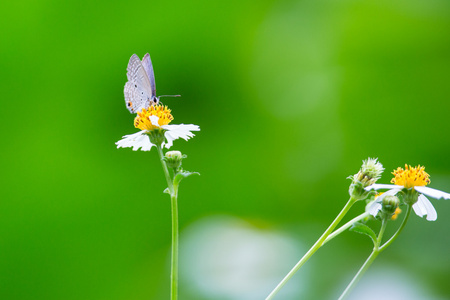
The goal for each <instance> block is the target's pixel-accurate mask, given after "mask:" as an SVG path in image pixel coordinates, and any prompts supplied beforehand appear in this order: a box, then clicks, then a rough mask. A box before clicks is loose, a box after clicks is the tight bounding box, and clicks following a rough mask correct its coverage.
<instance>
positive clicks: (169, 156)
mask: <svg viewBox="0 0 450 300" xmlns="http://www.w3.org/2000/svg"><path fill="white" fill-rule="evenodd" d="M186 157H187V156H186V155H183V154H182V153H181V152H180V151H176V150H173V151H168V152H166V155H165V156H164V160H165V161H166V163H167V166H168V167H169V168H172V169H175V170H178V169H179V168H180V167H181V162H182V160H183V158H186Z"/></svg>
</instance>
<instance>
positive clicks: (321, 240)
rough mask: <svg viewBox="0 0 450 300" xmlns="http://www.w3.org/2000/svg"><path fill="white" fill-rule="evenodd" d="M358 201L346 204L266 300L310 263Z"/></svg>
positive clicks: (271, 297) (353, 200)
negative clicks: (311, 258)
mask: <svg viewBox="0 0 450 300" xmlns="http://www.w3.org/2000/svg"><path fill="white" fill-rule="evenodd" d="M356 201H357V200H355V199H353V198H350V199H349V200H348V202H347V203H346V204H345V206H344V208H343V209H342V210H341V212H340V213H339V214H338V215H337V217H336V219H334V221H333V223H331V224H330V226H329V227H328V228H327V230H325V232H324V233H323V234H322V236H321V237H320V238H319V239H318V240H317V241H316V243H315V244H314V245H313V246H312V247H311V249H309V250H308V252H306V254H305V255H304V256H303V257H302V258H301V259H300V261H299V262H298V263H297V264H296V265H295V266H294V267H293V268H292V270H291V271H289V273H288V274H287V275H286V276H285V277H284V278H283V280H281V281H280V283H279V284H278V285H277V286H276V287H275V289H274V290H273V291H272V292H271V293H270V294H269V296H267V298H266V300H270V299H273V297H275V295H276V294H277V293H278V292H279V291H280V290H281V288H282V287H283V286H284V285H285V284H286V282H288V281H289V279H291V277H292V276H293V275H294V274H295V273H296V272H297V271H298V270H299V269H300V268H301V266H303V264H304V263H306V262H307V261H308V259H309V258H310V257H311V256H312V255H313V254H314V253H315V252H316V251H317V250H318V249H319V248H320V247H321V246H322V245H323V244H324V241H325V239H326V238H327V237H328V236H329V235H330V233H331V232H332V231H333V230H334V228H336V226H337V225H338V224H339V222H340V221H341V220H342V218H343V217H344V216H345V214H346V213H347V212H348V211H349V209H350V208H351V207H352V205H353V204H354V203H355V202H356Z"/></svg>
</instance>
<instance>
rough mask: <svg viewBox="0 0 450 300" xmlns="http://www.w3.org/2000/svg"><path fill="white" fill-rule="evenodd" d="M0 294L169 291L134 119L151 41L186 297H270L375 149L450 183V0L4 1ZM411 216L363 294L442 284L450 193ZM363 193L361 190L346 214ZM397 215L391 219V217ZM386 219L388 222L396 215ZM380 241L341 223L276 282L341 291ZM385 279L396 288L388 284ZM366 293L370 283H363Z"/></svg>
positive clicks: (156, 188) (392, 294)
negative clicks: (177, 184) (175, 171)
mask: <svg viewBox="0 0 450 300" xmlns="http://www.w3.org/2000/svg"><path fill="white" fill-rule="evenodd" d="M0 11H1V15H2V16H1V18H0V24H1V25H0V26H1V35H0V42H1V47H0V68H1V71H0V74H1V75H0V76H1V78H0V79H1V81H0V82H1V85H2V92H3V96H2V107H3V108H2V109H1V110H0V114H1V115H0V119H1V122H2V126H1V128H0V130H1V135H2V139H3V140H2V147H1V148H0V151H1V152H0V153H1V160H0V166H1V170H2V172H1V182H2V186H1V201H0V299H6V300H9V299H11V300H16V299H20V300H22V299H23V300H26V299H33V300H38V299H45V300H53V299H55V300H56V299H58V300H72V299H73V300H75V299H83V300H84V299H92V300H103V299H104V300H116V299H117V300H119V299H120V300H130V299H131V300H134V299H168V296H169V262H170V252H169V251H170V231H171V228H170V201H169V199H168V197H167V195H165V194H163V193H162V191H163V190H164V188H165V185H164V177H163V173H162V170H161V167H160V163H159V161H158V159H157V153H156V152H155V151H151V152H140V151H138V152H133V151H131V150H130V149H116V148H115V145H114V143H115V142H116V141H117V140H119V139H120V138H121V136H123V135H125V134H130V133H134V132H136V131H137V130H136V129H135V128H134V127H133V125H132V122H133V116H132V115H131V114H129V112H128V111H127V110H126V109H125V103H124V99H123V98H124V97H123V86H124V84H125V82H126V66H127V63H128V59H129V57H130V56H131V55H132V54H133V53H136V54H138V55H139V56H140V57H142V56H143V55H144V54H145V53H146V52H149V53H150V54H151V57H152V60H153V65H154V68H155V75H156V84H157V90H158V94H159V95H160V94H181V95H182V98H180V99H165V100H163V101H164V103H165V104H168V105H169V106H170V107H171V108H172V110H173V115H174V117H175V120H174V122H173V123H174V124H179V123H193V124H198V125H200V127H201V131H200V132H199V133H198V134H197V135H196V137H195V138H194V139H192V140H190V141H189V142H185V141H183V140H180V141H176V142H175V146H174V148H173V149H177V150H181V151H183V153H186V154H187V155H188V159H186V160H185V161H184V167H185V168H186V169H188V170H191V171H198V172H200V173H201V176H200V177H192V178H189V179H186V180H185V181H183V183H182V186H181V190H180V198H179V210H180V211H179V217H180V229H181V248H180V252H181V253H180V255H181V262H180V263H181V270H180V272H181V279H180V280H181V281H180V299H185V300H187V299H200V300H202V299H219V300H222V299H223V300H225V299H244V300H245V299H263V298H264V296H266V295H267V294H268V293H269V292H270V291H271V290H272V289H273V288H274V287H275V285H276V284H277V282H278V281H279V280H280V279H281V278H282V277H283V275H284V274H285V273H286V272H287V271H288V270H290V268H291V267H292V266H293V265H294V264H295V263H296V261H297V260H298V259H299V258H300V257H301V256H302V255H303V254H304V253H305V251H306V250H307V249H308V247H309V246H310V245H312V244H313V242H314V241H315V239H317V238H318V236H319V235H320V234H321V233H322V232H323V230H324V229H325V228H326V227H327V226H328V224H329V223H330V222H331V220H332V219H333V218H334V216H335V215H336V214H337V213H338V212H339V210H340V209H341V208H342V206H343V205H344V203H345V202H346V201H347V198H348V193H347V189H348V185H349V183H350V181H349V180H348V179H346V177H347V176H349V175H351V174H354V173H356V172H357V171H358V168H359V167H360V165H361V161H362V160H363V159H366V158H367V157H369V156H370V157H378V158H379V159H380V161H381V162H382V163H383V165H384V166H385V167H386V170H387V171H386V172H385V174H384V176H383V178H382V180H381V181H380V182H383V183H388V181H389V180H390V178H391V175H390V174H389V173H390V172H391V171H392V169H394V168H397V167H398V166H403V165H404V164H405V163H408V164H412V165H417V164H421V165H425V166H426V171H428V172H429V173H430V174H431V187H434V188H438V189H442V190H446V191H450V159H449V148H450V139H449V138H448V137H449V131H450V123H449V121H448V118H449V112H450V103H449V100H448V99H449V97H448V96H449V94H450V84H449V83H448V81H449V78H450V2H449V1H447V0H428V1H421V0H400V1H395V0H394V1H391V0H389V1H388V0H381V1H380V0H377V1H375V0H373V1H350V0H349V1H332V0H324V1H284V0H282V1H274V0H272V1H245V0H241V1H133V2H128V1H122V2H119V1H109V2H95V1H45V0H44V1H30V0H28V1H21V2H13V1H9V2H7V3H6V2H3V3H2V4H0ZM431 201H432V203H433V204H434V205H435V208H436V210H437V212H438V220H437V221H436V222H427V221H426V220H425V219H420V218H418V217H417V216H415V215H414V216H412V217H411V219H410V222H409V223H408V226H407V227H406V229H405V231H404V233H403V234H402V235H401V236H400V238H399V239H398V240H397V241H396V242H395V243H394V244H393V245H392V246H391V247H390V248H389V249H388V250H387V251H386V252H384V253H383V254H382V255H380V256H379V258H378V259H377V260H376V261H375V263H374V265H373V268H371V269H370V270H369V272H368V273H367V276H366V277H364V278H363V280H362V281H361V282H360V285H359V286H358V287H357V289H355V291H354V294H353V295H352V297H353V298H352V299H381V298H382V299H396V300H398V299H450V296H449V295H450V285H449V284H448V277H449V275H450V258H449V256H448V253H449V252H450V234H449V225H450V203H449V202H445V201H442V200H434V199H431ZM363 208H364V205H363V204H362V203H359V204H357V205H356V206H355V208H354V209H353V210H352V211H351V213H350V215H349V218H350V217H352V216H355V215H356V214H359V213H360V212H361V211H362V210H363ZM393 225H394V226H392V227H395V226H397V225H398V222H396V223H393ZM391 229H393V228H391ZM370 250H371V242H370V241H369V240H368V239H367V238H366V237H364V236H360V235H357V234H355V233H349V232H347V233H344V234H343V235H342V236H341V237H340V238H339V239H337V240H335V241H333V242H331V243H329V244H328V245H327V246H326V247H325V248H323V249H321V250H320V251H319V252H318V254H317V255H316V256H314V257H313V259H311V260H310V261H309V262H308V264H307V265H306V266H305V268H304V269H302V271H301V272H299V273H298V274H297V275H296V276H295V277H294V279H293V280H292V282H290V283H289V284H287V285H286V287H285V290H284V291H283V293H284V294H280V297H279V299H335V298H337V297H338V295H339V294H340V292H342V290H343V289H344V288H345V286H346V284H347V283H348V282H349V281H350V279H351V278H352V276H353V275H354V274H355V272H356V271H357V269H358V268H359V266H360V265H361V264H362V263H363V261H364V260H365V258H366V257H367V255H368V254H369V253H370ZM383 293H384V294H383ZM358 295H359V296H358Z"/></svg>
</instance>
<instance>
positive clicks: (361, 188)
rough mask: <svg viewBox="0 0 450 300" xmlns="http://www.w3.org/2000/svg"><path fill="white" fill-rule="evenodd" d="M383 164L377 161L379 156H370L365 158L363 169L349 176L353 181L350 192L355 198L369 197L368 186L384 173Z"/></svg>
mask: <svg viewBox="0 0 450 300" xmlns="http://www.w3.org/2000/svg"><path fill="white" fill-rule="evenodd" d="M383 171H384V168H383V165H382V164H381V163H380V162H378V161H377V158H370V157H369V158H368V159H367V160H363V164H362V166H361V169H360V170H359V172H358V173H356V174H355V175H352V176H349V178H350V179H351V180H352V183H351V185H350V188H349V194H350V196H352V197H353V198H355V199H358V200H360V199H364V198H366V197H367V191H366V190H365V188H366V187H368V186H370V185H372V184H374V183H375V182H376V181H377V180H378V179H380V177H381V174H382V173H383Z"/></svg>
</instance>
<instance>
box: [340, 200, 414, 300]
mask: <svg viewBox="0 0 450 300" xmlns="http://www.w3.org/2000/svg"><path fill="white" fill-rule="evenodd" d="M410 213H411V206H409V205H408V208H407V211H406V215H405V218H404V219H403V222H402V224H401V225H400V227H399V228H398V230H397V232H395V234H394V235H393V236H392V237H391V238H390V239H389V240H388V241H387V242H386V243H385V244H384V245H383V246H380V244H381V239H382V237H383V234H384V230H385V229H386V225H387V221H386V220H383V223H382V224H381V229H380V233H379V234H378V238H377V241H376V244H375V246H374V248H373V251H372V253H370V255H369V257H368V258H367V259H366V261H365V262H364V264H363V265H362V266H361V268H360V269H359V271H358V273H356V275H355V276H354V277H353V279H352V281H350V283H349V284H348V286H347V287H346V288H345V290H344V292H343V293H342V294H341V296H340V297H339V300H344V299H345V298H346V297H347V296H348V295H349V294H350V292H351V291H352V289H353V288H354V287H355V285H356V284H357V283H358V281H359V280H360V279H361V277H362V276H363V275H364V273H365V272H366V271H367V269H369V267H370V265H371V264H372V263H373V261H374V260H375V258H376V257H377V256H378V255H379V254H380V253H381V252H382V251H383V250H385V249H386V248H387V247H388V246H389V245H390V244H392V242H394V241H395V239H397V237H398V235H399V234H400V233H401V232H402V230H403V228H405V225H406V222H407V220H408V218H409V215H410Z"/></svg>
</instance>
